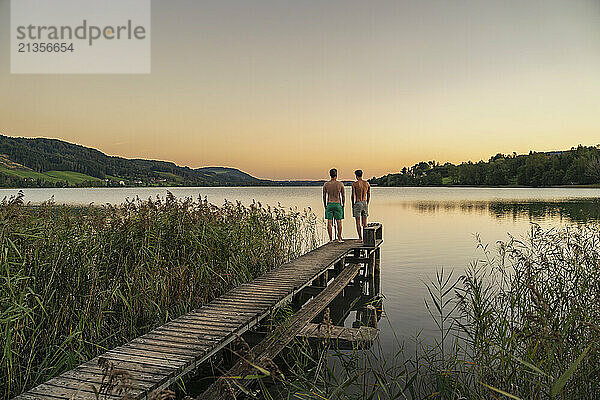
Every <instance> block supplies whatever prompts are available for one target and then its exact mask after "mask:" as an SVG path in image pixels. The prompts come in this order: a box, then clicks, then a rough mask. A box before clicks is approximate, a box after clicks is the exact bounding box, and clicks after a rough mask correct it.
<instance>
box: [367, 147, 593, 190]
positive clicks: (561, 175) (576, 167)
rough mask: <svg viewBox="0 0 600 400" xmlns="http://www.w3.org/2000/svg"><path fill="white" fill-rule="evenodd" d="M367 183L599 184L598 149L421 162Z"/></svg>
mask: <svg viewBox="0 0 600 400" xmlns="http://www.w3.org/2000/svg"><path fill="white" fill-rule="evenodd" d="M370 182H371V183H372V184H374V185H378V186H446V185H448V186H450V185H463V186H531V187H545V186H562V185H599V184H600V145H598V146H590V147H585V146H581V145H580V146H578V147H573V148H571V150H566V151H551V152H533V151H531V152H530V153H529V154H521V155H517V154H516V153H513V154H509V155H505V154H501V153H498V154H496V155H495V156H493V157H491V158H490V159H489V160H488V161H479V162H476V163H473V162H470V161H469V162H463V163H461V164H459V165H454V164H451V163H445V164H439V163H437V162H435V161H428V162H425V161H422V162H420V163H417V164H415V165H413V166H412V167H404V168H402V170H401V171H400V172H398V173H394V174H388V175H385V176H382V177H380V178H372V179H370Z"/></svg>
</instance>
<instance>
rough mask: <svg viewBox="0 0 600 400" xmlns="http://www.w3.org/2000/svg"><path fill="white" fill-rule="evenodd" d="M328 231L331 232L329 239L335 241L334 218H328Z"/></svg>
mask: <svg viewBox="0 0 600 400" xmlns="http://www.w3.org/2000/svg"><path fill="white" fill-rule="evenodd" d="M327 233H328V234H329V241H330V242H333V220H332V219H328V220H327Z"/></svg>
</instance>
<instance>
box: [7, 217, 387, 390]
mask: <svg viewBox="0 0 600 400" xmlns="http://www.w3.org/2000/svg"><path fill="white" fill-rule="evenodd" d="M365 231H369V232H365V238H366V239H367V238H368V240H365V244H363V243H362V242H359V241H358V240H346V241H345V242H344V243H329V244H326V245H323V246H321V247H319V248H317V249H315V250H313V251H311V252H309V253H307V254H305V255H303V256H301V257H299V258H297V259H295V260H293V261H291V262H288V263H286V264H284V265H282V266H280V267H278V268H276V269H274V270H272V271H270V272H268V273H266V274H265V275H263V276H261V277H259V278H257V279H256V280H254V281H253V282H251V283H247V284H243V285H240V286H238V287H236V288H235V289H233V290H231V291H229V292H228V293H226V294H224V295H223V296H221V297H219V298H217V299H215V300H213V301H212V302H210V303H208V304H206V305H204V306H203V307H200V308H198V309H196V310H194V311H192V312H190V313H188V314H185V315H183V316H181V317H179V318H177V319H175V320H173V321H170V322H168V323H166V324H165V325H162V326H160V327H158V328H156V329H154V330H153V331H151V332H149V333H147V334H146V335H143V336H141V337H138V338H136V339H134V340H132V341H131V342H129V343H126V344H124V345H122V346H119V347H116V348H114V349H112V350H110V351H108V352H106V353H104V354H102V355H101V356H99V357H96V358H94V359H92V360H90V361H88V362H86V363H84V364H81V365H79V366H78V367H76V368H75V369H73V370H70V371H68V372H65V373H63V374H62V375H60V376H58V377H56V378H53V379H50V380H49V381H47V382H46V383H43V384H41V385H39V386H37V387H35V388H33V389H31V390H30V391H28V392H25V393H23V394H21V395H19V396H17V397H16V398H15V399H18V400H34V399H38V400H58V399H81V400H95V399H96V398H98V397H97V394H98V393H100V396H99V398H100V399H111V400H116V399H120V398H122V397H123V396H122V394H123V393H115V392H114V390H113V389H114V388H113V387H111V385H110V384H108V383H109V382H108V380H109V378H110V377H111V376H112V377H115V376H117V377H131V378H132V379H133V385H132V387H131V388H129V390H128V391H127V394H128V397H127V398H128V399H148V398H149V397H152V394H153V393H156V392H157V391H160V390H162V389H165V388H168V387H169V386H171V385H172V384H173V383H175V382H176V381H177V380H178V379H180V378H181V377H183V376H185V375H186V374H188V373H190V372H192V371H194V370H195V369H196V368H197V367H199V366H200V365H201V364H203V363H205V362H206V361H208V360H209V359H211V357H213V356H214V355H216V354H217V353H218V352H220V351H221V350H223V349H224V348H226V347H227V346H229V345H230V344H231V343H232V342H233V341H234V340H236V339H237V338H238V337H241V336H242V335H243V334H244V333H246V332H248V331H249V330H252V329H253V328H255V327H256V326H257V325H258V324H259V323H260V322H261V321H262V320H263V319H265V318H266V317H268V316H269V315H270V314H271V313H272V312H273V311H274V310H275V309H276V308H278V307H279V306H281V305H282V304H284V303H287V302H290V301H291V302H292V304H293V305H295V307H296V308H297V309H298V311H297V312H296V313H295V314H294V315H293V316H292V317H291V318H290V319H289V320H288V321H286V323H285V324H284V325H282V326H281V327H279V328H278V329H277V330H276V331H275V332H273V333H272V334H270V335H268V336H267V337H266V338H265V339H264V340H262V341H261V342H260V343H258V344H257V345H256V346H255V347H254V348H253V349H252V350H251V351H252V353H253V355H254V358H253V359H255V360H260V359H272V358H274V357H275V356H276V355H277V354H278V353H279V352H280V351H281V350H282V349H283V348H284V347H285V346H286V345H287V344H288V343H289V342H290V341H291V340H292V339H294V338H295V337H297V336H300V337H312V338H315V337H320V338H321V339H323V338H326V337H328V338H334V337H335V339H339V340H341V341H344V340H345V341H346V342H351V341H353V340H354V341H363V342H368V341H369V340H372V338H373V337H374V335H375V334H376V329H375V330H373V329H374V328H370V329H362V328H360V327H357V328H355V329H354V330H353V329H352V328H339V327H327V332H328V336H327V335H325V334H324V333H323V334H321V333H319V332H318V331H319V330H318V326H319V324H312V323H311V321H313V320H315V319H316V318H317V317H318V316H319V315H321V314H322V312H323V311H324V310H325V309H326V308H327V307H328V305H329V304H330V303H331V302H332V301H333V300H334V299H335V298H336V297H337V296H338V295H339V294H340V293H341V292H343V290H344V288H345V287H346V286H347V285H348V284H349V283H350V282H352V281H369V280H373V277H374V276H375V275H377V272H378V271H377V270H378V266H379V254H380V246H381V244H382V242H383V236H382V226H381V225H380V224H374V225H372V226H369V228H366V229H365ZM357 335H360V337H358V336H357ZM248 368H250V366H249V365H248V363H246V362H244V360H240V361H238V362H237V363H236V364H235V365H234V367H233V368H232V370H230V371H229V373H227V374H225V377H224V378H221V379H219V380H218V381H217V382H216V383H215V384H213V385H212V386H211V387H210V388H209V389H208V390H207V392H205V393H204V395H202V396H201V397H199V398H210V399H212V398H222V397H223V396H224V392H223V385H222V383H223V382H224V380H225V381H226V377H227V376H232V375H230V374H232V373H242V374H243V373H244V371H246V372H248Z"/></svg>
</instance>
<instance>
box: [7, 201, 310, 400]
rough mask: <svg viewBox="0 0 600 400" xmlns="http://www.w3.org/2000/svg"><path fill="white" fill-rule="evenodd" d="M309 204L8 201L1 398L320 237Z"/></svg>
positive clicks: (264, 268)
mask: <svg viewBox="0 0 600 400" xmlns="http://www.w3.org/2000/svg"><path fill="white" fill-rule="evenodd" d="M316 227H317V222H316V217H315V216H314V214H312V213H311V212H310V210H307V211H302V212H299V211H296V210H285V209H282V208H281V207H276V208H271V207H264V206H262V205H261V204H259V203H254V204H251V205H249V206H244V205H242V204H240V203H231V202H226V203H225V204H224V205H223V206H215V205H212V204H210V203H208V202H207V201H206V200H202V199H198V200H192V199H190V198H188V199H184V200H178V199H176V198H175V197H174V196H172V195H171V194H168V195H167V197H166V198H165V199H160V198H157V199H150V200H147V201H141V200H139V199H136V200H133V201H127V202H125V203H123V204H121V205H118V206H104V207H92V206H89V207H67V206H57V205H54V204H52V203H47V204H44V205H42V206H35V207H34V206H28V205H25V204H23V198H22V195H20V196H18V197H16V198H11V199H4V201H2V202H1V203H0V280H1V282H2V283H1V284H0V329H1V330H2V342H1V345H2V352H1V353H0V397H1V398H4V399H6V398H9V397H12V396H14V395H16V394H18V393H20V392H22V391H23V390H25V389H27V388H30V387H32V386H34V385H36V384H38V383H41V382H43V381H45V380H47V379H49V378H50V377H52V376H55V375H57V374H59V373H61V372H63V371H65V370H67V369H70V368H72V367H74V366H76V365H77V364H79V363H81V362H82V361H84V360H87V359H89V358H92V357H93V356H95V355H97V354H99V353H101V352H103V351H105V350H106V349H108V348H111V347H113V346H116V345H118V344H121V343H123V342H126V341H128V340H131V339H132V338H134V337H136V336H139V335H141V334H143V333H145V332H147V331H149V330H150V329H152V328H153V327H155V326H157V325H159V324H162V323H164V322H165V321H167V320H169V319H171V318H173V317H176V316H179V315H181V314H182V313H184V312H186V311H188V310H190V309H193V308H196V307H198V306H200V305H202V304H204V303H206V302H208V301H210V300H211V299H213V298H214V297H215V296H218V295H220V294H222V293H223V292H225V291H227V290H229V289H230V288H232V287H234V286H236V285H239V284H241V283H243V282H247V281H248V280H251V279H253V278H255V277H257V276H259V275H261V274H263V273H264V272H265V271H267V270H269V269H271V268H273V267H276V266H278V265H280V264H282V263H284V262H285V261H287V260H289V259H290V258H294V257H296V256H298V255H299V254H301V253H302V252H305V251H307V250H309V249H311V248H313V247H315V246H316V244H317V230H316Z"/></svg>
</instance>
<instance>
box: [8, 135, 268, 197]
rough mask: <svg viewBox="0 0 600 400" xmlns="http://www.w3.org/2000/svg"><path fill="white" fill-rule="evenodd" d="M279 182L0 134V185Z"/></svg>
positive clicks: (234, 171) (223, 169)
mask: <svg viewBox="0 0 600 400" xmlns="http://www.w3.org/2000/svg"><path fill="white" fill-rule="evenodd" d="M267 184H276V183H275V182H272V181H267V180H262V179H258V178H255V177H253V176H251V175H249V174H247V173H245V172H242V171H240V170H238V169H235V168H226V167H206V168H197V169H192V168H189V167H182V166H178V165H176V164H175V163H172V162H167V161H156V160H143V159H127V158H123V157H115V156H109V155H106V154H104V153H102V152H101V151H99V150H96V149H92V148H89V147H85V146H81V145H77V144H72V143H68V142H65V141H62V140H58V139H45V138H35V139H30V138H21V137H10V136H4V135H0V186H3V187H46V186H123V185H126V186H131V185H141V186H232V185H235V186H239V185H244V186H246V185H267Z"/></svg>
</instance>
